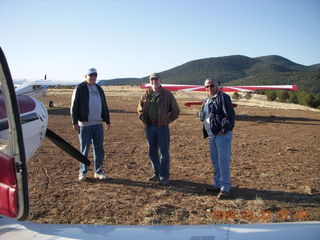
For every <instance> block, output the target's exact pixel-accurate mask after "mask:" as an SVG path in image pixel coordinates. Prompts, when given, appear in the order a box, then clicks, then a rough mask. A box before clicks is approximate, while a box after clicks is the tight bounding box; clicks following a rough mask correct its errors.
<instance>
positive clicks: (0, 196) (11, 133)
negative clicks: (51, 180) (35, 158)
mask: <svg viewBox="0 0 320 240" xmlns="http://www.w3.org/2000/svg"><path fill="white" fill-rule="evenodd" d="M0 61H1V66H0V214H1V215H5V216H8V217H11V218H16V219H19V220H25V219H26V218H27V217H28V214H29V195H28V175H27V167H26V158H25V150H24V144H23V135H22V127H21V122H20V114H19V109H18V104H17V100H16V95H15V90H14V86H13V82H12V78H11V74H10V70H9V67H8V64H7V61H6V58H5V55H4V53H3V51H2V49H1V48H0Z"/></svg>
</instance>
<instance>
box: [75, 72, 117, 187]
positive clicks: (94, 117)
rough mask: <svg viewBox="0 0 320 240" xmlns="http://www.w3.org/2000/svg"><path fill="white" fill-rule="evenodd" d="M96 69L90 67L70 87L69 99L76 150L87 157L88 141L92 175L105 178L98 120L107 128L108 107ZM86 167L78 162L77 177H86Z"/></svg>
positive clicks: (101, 134) (102, 136)
mask: <svg viewBox="0 0 320 240" xmlns="http://www.w3.org/2000/svg"><path fill="white" fill-rule="evenodd" d="M97 76H98V74H97V70H96V69H95V68H90V69H89V70H88V72H87V74H86V75H85V81H84V82H82V83H80V84H79V85H78V86H77V87H76V88H75V90H74V91H73V95H72V100H71V108H70V112H71V118H72V125H73V129H74V130H75V131H76V132H77V133H78V135H79V141H80V151H81V153H82V154H83V155H84V156H86V157H88V152H89V148H90V145H91V141H92V143H93V147H94V150H93V153H94V178H98V179H106V178H107V176H106V175H105V173H104V171H103V166H102V165H103V160H104V150H103V139H104V130H103V125H102V122H105V123H106V128H107V129H109V128H110V126H111V125H110V117H109V110H108V106H107V102H106V97H105V95H104V92H103V90H102V88H101V87H100V86H99V85H97V84H96V80H97ZM87 172H88V168H87V166H86V165H84V164H82V163H81V164H80V170H79V180H80V181H84V180H86V176H87Z"/></svg>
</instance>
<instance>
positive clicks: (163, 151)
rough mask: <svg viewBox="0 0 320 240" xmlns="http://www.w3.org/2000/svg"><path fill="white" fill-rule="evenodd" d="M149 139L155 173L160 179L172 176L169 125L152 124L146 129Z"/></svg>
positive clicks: (150, 157)
mask: <svg viewBox="0 0 320 240" xmlns="http://www.w3.org/2000/svg"><path fill="white" fill-rule="evenodd" d="M146 136H147V141H148V154H149V159H150V161H151V165H152V168H153V173H154V174H155V175H157V176H160V179H164V178H166V179H169V177H170V155H169V147H170V132H169V127H168V126H167V125H164V126H162V127H160V128H159V127H158V126H156V125H154V124H151V125H150V126H148V127H147V129H146Z"/></svg>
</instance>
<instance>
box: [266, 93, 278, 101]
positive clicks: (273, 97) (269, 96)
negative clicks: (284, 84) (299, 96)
mask: <svg viewBox="0 0 320 240" xmlns="http://www.w3.org/2000/svg"><path fill="white" fill-rule="evenodd" d="M266 95H267V99H268V100H269V101H274V100H276V99H277V94H276V92H275V91H268V92H267V93H266Z"/></svg>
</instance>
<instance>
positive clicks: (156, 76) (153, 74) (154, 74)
mask: <svg viewBox="0 0 320 240" xmlns="http://www.w3.org/2000/svg"><path fill="white" fill-rule="evenodd" d="M153 78H156V79H159V78H160V75H159V74H158V73H151V74H150V77H149V79H150V80H151V79H153Z"/></svg>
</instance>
